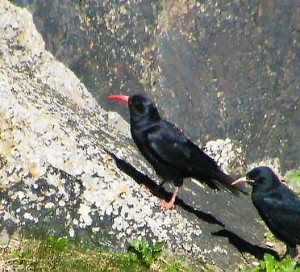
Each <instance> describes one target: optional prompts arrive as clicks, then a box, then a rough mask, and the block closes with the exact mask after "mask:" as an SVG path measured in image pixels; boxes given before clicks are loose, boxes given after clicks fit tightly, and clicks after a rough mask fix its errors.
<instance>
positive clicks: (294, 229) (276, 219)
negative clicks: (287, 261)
mask: <svg viewBox="0 0 300 272" xmlns="http://www.w3.org/2000/svg"><path fill="white" fill-rule="evenodd" d="M243 181H248V182H249V183H250V184H251V185H252V194H251V198H252V202H253V204H254V206H255V208H256V209H257V211H258V213H259V215H260V216H261V218H262V219H263V220H264V222H265V223H266V225H267V226H268V228H269V229H270V231H271V232H272V233H273V234H274V235H275V236H276V237H277V238H278V239H279V240H281V241H283V242H284V243H285V244H286V245H287V251H286V253H287V254H290V255H291V256H293V257H294V256H296V255H297V244H300V198H299V197H298V196H297V195H296V194H295V193H294V192H293V191H292V190H290V189H289V188H288V187H287V186H286V185H284V184H283V183H281V182H280V180H279V178H278V177H277V176H276V175H275V173H274V172H273V171H272V170H271V169H270V168H269V167H266V166H260V167H256V168H254V169H252V170H251V171H249V172H248V173H247V175H246V177H244V178H240V179H238V180H237V181H235V182H233V184H238V183H240V182H243Z"/></svg>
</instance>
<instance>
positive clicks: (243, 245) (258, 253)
mask: <svg viewBox="0 0 300 272" xmlns="http://www.w3.org/2000/svg"><path fill="white" fill-rule="evenodd" d="M211 234H212V235H213V236H219V237H226V238H228V241H229V243H230V244H232V245H233V246H234V247H236V248H237V249H238V251H239V252H240V253H243V252H247V253H249V254H251V255H253V256H254V257H255V258H257V259H259V260H262V259H263V258H264V254H266V253H268V254H271V255H272V256H274V257H275V258H276V259H277V260H279V259H280V257H279V255H278V253H277V252H276V251H274V250H272V249H270V248H264V247H260V246H256V245H252V244H251V243H249V242H247V241H246V240H244V239H243V238H241V237H239V236H238V235H236V234H235V233H233V232H232V231H230V230H227V229H222V230H219V231H217V232H212V233H211Z"/></svg>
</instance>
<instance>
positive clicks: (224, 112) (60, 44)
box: [16, 0, 300, 173]
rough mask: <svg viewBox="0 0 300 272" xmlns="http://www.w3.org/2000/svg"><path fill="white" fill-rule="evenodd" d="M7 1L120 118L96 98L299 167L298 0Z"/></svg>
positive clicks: (254, 156)
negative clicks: (146, 104) (144, 101)
mask: <svg viewBox="0 0 300 272" xmlns="http://www.w3.org/2000/svg"><path fill="white" fill-rule="evenodd" d="M16 2H18V3H20V4H23V5H26V6H27V7H28V8H29V9H30V10H31V11H32V12H33V15H34V20H35V22H36V25H37V27H38V29H39V30H40V31H41V33H42V35H43V37H44V39H45V41H46V44H47V48H48V49H49V50H51V52H52V53H53V54H54V55H55V56H56V57H57V58H58V59H59V60H61V61H62V62H63V63H65V64H66V65H67V66H68V67H70V68H71V69H72V70H73V71H74V72H75V73H76V75H78V77H79V78H80V79H81V80H82V82H84V84H85V85H86V86H87V87H88V89H89V90H90V91H91V92H92V93H93V95H94V97H95V98H96V99H97V101H98V102H99V103H100V105H101V106H102V107H104V108H105V109H114V110H117V111H118V112H120V113H121V115H122V116H126V117H127V116H128V114H127V112H126V109H125V108H122V107H119V105H112V104H111V103H109V104H108V103H107V102H106V100H105V99H103V94H107V93H108V92H123V93H129V94H134V93H140V92H146V93H147V94H148V95H149V96H150V97H151V98H153V99H154V100H155V101H156V102H157V104H158V107H159V108H160V109H162V112H163V113H164V115H165V117H166V118H167V119H169V120H171V121H172V122H174V123H176V124H177V125H178V126H179V127H180V128H182V129H183V130H184V131H185V132H186V133H187V134H188V135H189V136H190V137H191V138H192V139H193V140H195V139H200V140H201V141H202V142H207V141H208V140H215V139H218V138H227V137H228V138H230V139H233V140H235V141H238V142H239V143H240V145H241V147H242V148H243V153H244V156H245V161H246V163H247V164H252V163H253V162H254V161H256V160H264V159H265V158H272V159H275V158H277V159H278V160H279V162H280V166H281V169H282V171H283V173H285V171H286V170H289V169H292V168H297V167H299V165H300V143H299V140H298V139H299V134H300V123H299V122H300V119H299V115H300V55H299V49H300V48H299V46H300V43H299V41H300V31H299V28H300V20H299V18H300V3H299V2H298V1H282V0H267V1H263V2H261V1H258V0H254V1H223V0H209V1H196V0H178V1H167V0H163V1H155V0H146V1H145V0H134V1H118V0H113V1H111V0H110V1H95V0H84V1H71V0H65V1H51V3H48V2H43V1H39V0H32V1H27V0H17V1H16ZM187 117H188V122H187V121H186V118H187Z"/></svg>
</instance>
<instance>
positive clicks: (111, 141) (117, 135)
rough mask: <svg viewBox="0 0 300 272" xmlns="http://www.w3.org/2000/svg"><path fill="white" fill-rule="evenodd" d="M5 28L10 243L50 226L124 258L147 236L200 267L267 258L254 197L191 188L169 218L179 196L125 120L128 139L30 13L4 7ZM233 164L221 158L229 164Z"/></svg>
mask: <svg viewBox="0 0 300 272" xmlns="http://www.w3.org/2000/svg"><path fill="white" fill-rule="evenodd" d="M0 29H1V31H0V52H1V53H0V54H1V58H0V67H1V69H0V93H1V99H0V125H1V134H0V177H1V185H0V187H1V190H0V201H1V202H0V222H1V228H0V230H1V234H2V235H4V234H9V235H11V234H13V233H14V232H15V231H16V230H19V229H20V228H21V229H23V228H25V229H29V230H30V229H31V231H36V230H38V229H39V228H47V230H48V231H54V232H56V233H58V234H68V235H70V236H82V237H86V239H88V240H90V241H91V242H94V243H97V244H98V243H100V244H105V245H109V246H112V247H114V248H116V249H118V250H120V249H124V248H126V247H127V245H128V242H129V241H131V240H132V239H133V238H135V237H141V236H146V237H147V238H148V239H155V240H160V241H161V240H163V241H166V242H167V243H168V245H169V250H170V251H172V252H175V253H176V254H183V255H185V256H187V257H188V258H189V259H191V260H193V261H195V262H196V263H197V264H198V265H199V267H200V266H201V265H202V263H203V262H204V261H205V262H207V263H214V264H215V265H216V267H220V268H226V267H236V266H237V264H241V263H243V262H244V259H243V258H242V257H241V254H240V252H239V250H240V251H243V252H249V253H250V255H247V256H248V257H249V259H251V255H253V256H256V257H261V256H262V254H263V253H264V252H265V250H264V249H263V248H260V247H257V246H253V245H260V244H261V243H262V239H263V233H264V231H265V229H264V228H263V227H262V226H261V225H259V224H258V223H257V220H256V219H257V214H256V212H255V210H254V208H253V207H252V205H251V203H250V201H249V199H248V198H247V197H244V196H241V197H234V196H231V195H229V194H228V193H222V192H213V191H211V190H210V189H207V188H202V187H200V186H198V185H196V184H194V183H193V182H191V181H187V182H186V183H185V186H184V188H183V190H182V192H181V193H180V195H179V199H178V203H177V207H176V209H175V210H172V211H165V210H162V209H161V208H160V207H159V206H158V202H159V198H162V197H169V193H168V192H166V191H164V190H161V191H158V190H157V183H158V179H157V177H156V176H155V174H154V173H153V171H152V169H151V167H149V166H148V165H147V164H146V163H145V161H144V159H143V158H142V157H141V156H140V154H139V153H138V152H137V150H136V148H135V146H134V144H133V142H132V140H131V139H130V138H129V137H128V125H126V123H122V121H120V120H119V121H118V122H121V123H122V124H123V125H121V127H125V129H124V131H125V132H127V134H126V133H122V132H121V131H119V130H117V129H116V128H119V127H120V126H119V125H114V122H113V120H114V118H113V117H112V115H111V114H108V113H107V112H105V111H104V110H103V109H102V108H101V107H100V106H98V104H97V103H96V102H95V99H94V98H93V97H92V96H91V94H90V93H89V92H88V91H87V89H86V88H85V86H84V85H83V84H82V83H81V82H80V80H79V79H78V78H77V77H76V76H75V75H74V73H73V72H71V71H70V70H69V69H68V68H66V67H65V66H64V65H63V64H61V63H60V62H58V61H57V60H56V59H55V58H54V57H53V55H51V54H50V53H49V52H47V51H46V50H45V43H44V41H43V39H42V37H41V35H40V34H39V33H38V32H37V30H36V28H35V26H34V24H33V21H32V16H31V15H30V13H29V12H28V11H27V10H25V9H21V8H17V7H15V6H13V5H12V4H10V3H9V2H8V1H1V2H0ZM103 99H105V98H104V97H103ZM123 122H124V121H123ZM118 124H119V123H118ZM220 143H222V144H223V145H222V144H220ZM224 144H225V146H229V147H228V148H229V149H230V148H231V149H232V148H233V147H234V145H232V144H231V142H230V141H229V140H227V142H226V141H225V142H224V141H221V140H219V141H218V142H216V143H215V145H214V144H213V143H211V144H210V145H208V146H207V147H206V148H207V149H208V150H209V149H211V150H213V151H214V152H215V153H218V154H219V153H221V151H220V149H218V146H221V147H222V148H223V150H224ZM218 150H219V151H220V152H218ZM229 151H230V150H229ZM230 152H231V151H230ZM230 152H229V153H230ZM230 154H231V153H230ZM232 154H233V155H232V156H233V157H232V156H231V160H232V158H233V160H234V158H237V156H240V154H236V152H233V153H232ZM234 156H235V157H234ZM219 157H220V155H219ZM229 159H230V158H229V157H226V156H225V157H222V154H221V157H220V158H219V160H220V162H221V161H222V162H223V164H224V165H226V162H227V160H229ZM245 215H246V216H245Z"/></svg>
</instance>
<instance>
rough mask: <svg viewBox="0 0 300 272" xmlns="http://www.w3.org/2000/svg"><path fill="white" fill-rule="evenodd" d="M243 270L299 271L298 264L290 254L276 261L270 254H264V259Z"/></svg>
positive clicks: (259, 271)
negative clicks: (256, 264)
mask: <svg viewBox="0 0 300 272" xmlns="http://www.w3.org/2000/svg"><path fill="white" fill-rule="evenodd" d="M243 271H244V272H293V271H294V272H300V264H299V263H297V261H295V260H294V259H292V258H291V257H290V256H287V257H285V258H284V259H282V260H280V261H277V260H276V259H275V258H274V257H273V256H272V255H270V254H265V256H264V260H262V261H260V263H259V265H258V266H256V267H254V268H251V269H246V270H243Z"/></svg>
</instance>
